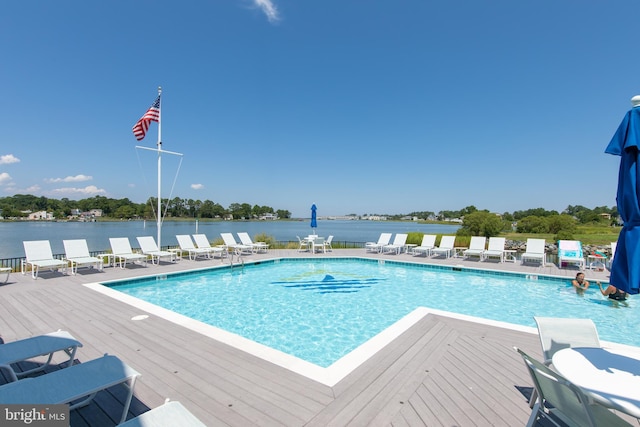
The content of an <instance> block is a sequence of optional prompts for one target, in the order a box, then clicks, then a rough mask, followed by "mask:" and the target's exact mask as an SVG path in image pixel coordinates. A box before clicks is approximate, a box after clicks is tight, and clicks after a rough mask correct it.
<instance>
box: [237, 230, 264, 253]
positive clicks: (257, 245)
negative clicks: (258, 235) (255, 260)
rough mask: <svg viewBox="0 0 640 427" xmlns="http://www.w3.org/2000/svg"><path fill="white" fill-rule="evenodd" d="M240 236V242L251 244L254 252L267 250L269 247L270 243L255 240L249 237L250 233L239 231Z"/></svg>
mask: <svg viewBox="0 0 640 427" xmlns="http://www.w3.org/2000/svg"><path fill="white" fill-rule="evenodd" d="M238 237H239V238H240V243H241V244H243V245H246V246H251V248H252V250H253V252H267V250H268V249H269V245H268V244H267V243H265V242H254V241H253V240H251V237H249V233H246V232H242V233H238Z"/></svg>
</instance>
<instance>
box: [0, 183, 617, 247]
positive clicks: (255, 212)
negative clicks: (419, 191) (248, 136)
mask: <svg viewBox="0 0 640 427" xmlns="http://www.w3.org/2000/svg"><path fill="white" fill-rule="evenodd" d="M162 202H163V203H162V206H163V209H166V216H167V217H174V218H225V217H229V216H232V218H233V219H252V218H259V217H261V216H263V215H265V214H272V215H277V217H278V218H280V219H288V218H291V213H290V212H289V211H288V210H285V209H278V210H275V209H274V208H272V207H270V206H259V205H253V206H252V205H251V204H249V203H232V204H230V205H229V207H227V208H224V207H223V206H222V205H220V204H219V203H215V202H213V201H211V200H205V201H200V200H193V199H181V198H179V197H175V198H173V199H170V200H169V199H163V200H162ZM156 206H157V199H156V198H154V197H150V198H149V199H148V200H147V202H146V203H134V202H132V201H131V200H129V199H127V198H124V199H112V198H108V197H104V196H94V197H90V198H86V199H81V200H70V199H67V198H63V199H60V200H58V199H53V198H48V197H44V196H33V195H28V194H16V195H14V196H9V197H3V198H0V216H2V217H4V218H9V219H10V218H21V217H24V216H25V215H24V212H26V211H32V212H37V211H47V212H52V213H53V216H54V217H55V218H67V217H69V216H71V215H72V212H73V211H74V210H79V211H81V212H87V211H90V210H92V209H100V210H102V215H103V217H106V218H113V219H134V218H144V219H151V218H155V212H154V211H155V208H156ZM385 216H386V217H387V218H388V219H391V220H395V219H397V220H400V219H403V218H406V217H411V218H417V219H419V220H425V221H449V220H452V219H461V220H462V227H461V228H460V229H459V230H458V234H459V235H482V236H487V237H490V236H495V235H498V234H499V233H501V232H504V231H517V232H519V233H553V234H556V235H557V236H559V238H563V239H564V238H570V236H571V235H572V234H573V233H574V232H575V230H576V227H577V226H578V225H587V224H595V225H616V224H618V221H619V216H618V210H617V208H616V207H615V206H614V207H610V208H609V207H606V206H599V207H595V208H593V209H590V208H587V207H584V206H580V205H576V206H571V205H569V206H568V207H567V208H566V209H565V210H563V211H562V212H558V211H555V210H546V209H544V208H534V209H527V210H521V211H515V212H512V213H510V212H504V213H502V214H496V213H492V212H490V211H488V210H486V209H478V208H476V207H475V206H467V207H465V208H463V209H460V210H443V211H440V212H438V213H435V212H431V211H418V212H411V213H409V214H387V215H385Z"/></svg>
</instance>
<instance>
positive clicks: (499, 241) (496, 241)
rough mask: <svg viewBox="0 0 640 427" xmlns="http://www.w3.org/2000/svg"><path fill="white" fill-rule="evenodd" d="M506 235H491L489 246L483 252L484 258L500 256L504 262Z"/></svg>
mask: <svg viewBox="0 0 640 427" xmlns="http://www.w3.org/2000/svg"><path fill="white" fill-rule="evenodd" d="M506 241H507V240H506V239H505V238H504V237H489V247H488V248H487V250H486V251H484V252H483V253H482V258H483V259H484V260H487V259H489V258H498V259H500V262H504V245H505V243H506Z"/></svg>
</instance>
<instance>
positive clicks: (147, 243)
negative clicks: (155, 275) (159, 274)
mask: <svg viewBox="0 0 640 427" xmlns="http://www.w3.org/2000/svg"><path fill="white" fill-rule="evenodd" d="M136 239H137V240H138V244H139V245H140V249H141V250H142V253H143V254H144V255H149V256H150V257H151V264H160V260H161V259H162V258H169V262H176V253H175V252H169V251H163V250H160V248H159V247H158V245H157V244H156V239H154V238H153V237H152V236H140V237H136Z"/></svg>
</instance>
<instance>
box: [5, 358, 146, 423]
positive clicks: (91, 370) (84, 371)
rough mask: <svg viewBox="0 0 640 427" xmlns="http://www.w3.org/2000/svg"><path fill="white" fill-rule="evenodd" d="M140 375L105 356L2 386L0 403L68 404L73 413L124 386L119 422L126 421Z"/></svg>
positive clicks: (114, 359) (118, 360) (117, 360)
mask: <svg viewBox="0 0 640 427" xmlns="http://www.w3.org/2000/svg"><path fill="white" fill-rule="evenodd" d="M139 375H140V374H139V373H138V372H137V371H136V370H135V369H133V368H131V367H130V366H128V365H127V364H126V363H124V362H123V361H121V360H120V359H118V358H117V357H115V356H109V355H105V356H103V357H99V358H97V359H94V360H90V361H88V362H84V363H80V364H78V365H73V366H70V367H68V368H66V369H60V370H58V371H55V372H51V373H49V374H47V375H41V376H39V377H35V378H29V379H28V380H23V381H14V382H11V383H8V384H5V385H3V386H1V387H0V402H2V403H3V404H11V403H22V404H24V403H25V402H28V403H29V404H33V405H39V404H63V403H69V404H70V406H69V409H70V410H73V409H76V408H79V407H82V406H86V405H87V404H89V403H90V402H91V400H93V398H94V397H95V395H96V393H98V392H99V391H102V390H106V389H107V388H110V387H112V386H115V385H118V384H124V385H125V386H127V389H128V393H127V396H126V398H125V401H124V410H123V413H122V418H121V420H120V423H122V422H124V421H125V420H126V419H127V412H128V411H129V405H130V404H131V399H132V397H133V387H134V385H135V381H136V378H137V377H138V376H139ZM80 399H81V400H80ZM71 402H74V403H73V404H71Z"/></svg>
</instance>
